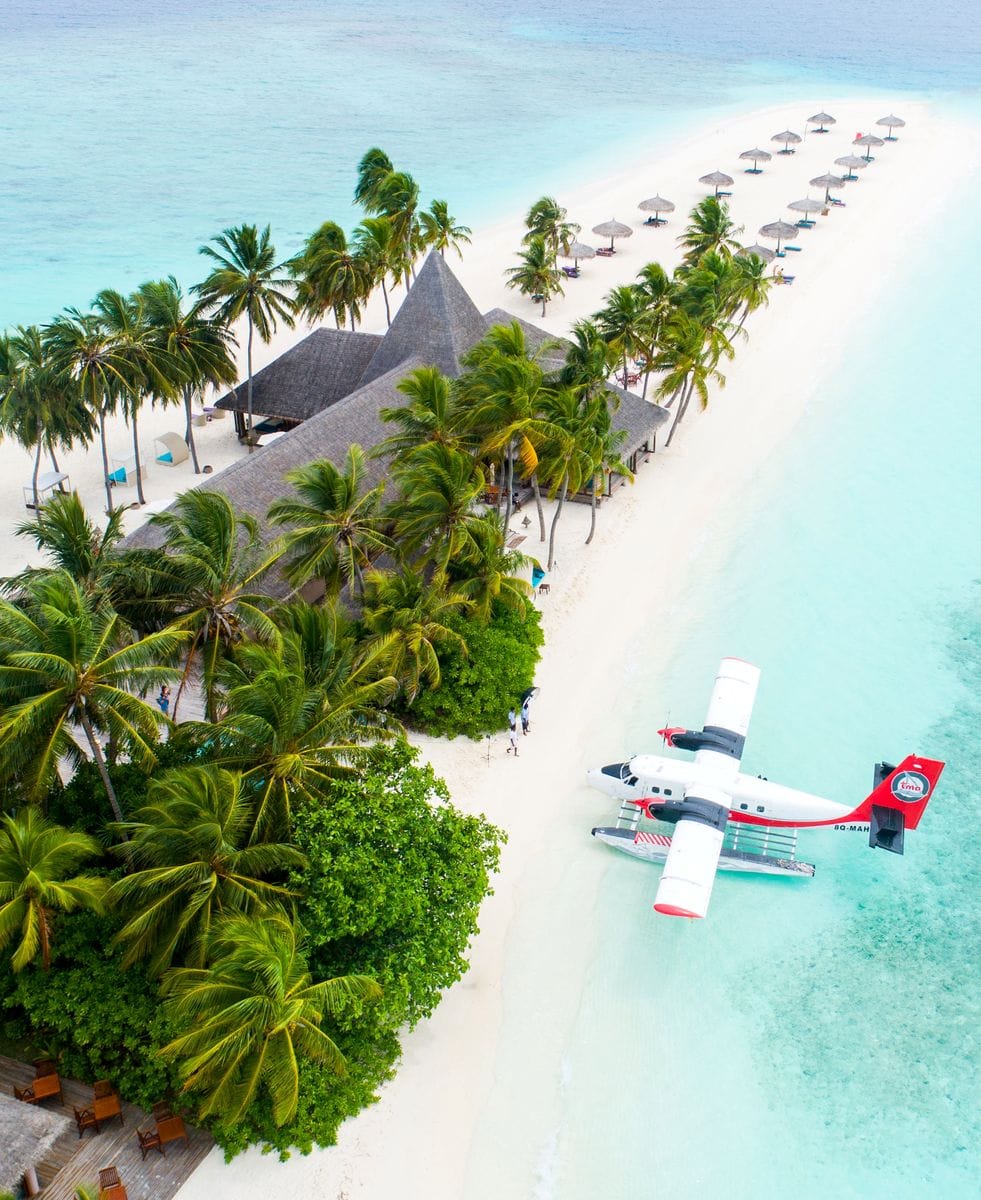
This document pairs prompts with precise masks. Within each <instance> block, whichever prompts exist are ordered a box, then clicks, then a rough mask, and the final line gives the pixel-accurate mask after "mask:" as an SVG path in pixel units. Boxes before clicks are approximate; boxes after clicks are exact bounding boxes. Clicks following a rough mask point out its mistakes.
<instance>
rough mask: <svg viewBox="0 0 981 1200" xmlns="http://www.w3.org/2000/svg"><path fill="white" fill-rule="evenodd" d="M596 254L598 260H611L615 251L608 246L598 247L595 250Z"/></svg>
mask: <svg viewBox="0 0 981 1200" xmlns="http://www.w3.org/2000/svg"><path fill="white" fill-rule="evenodd" d="M596 253H597V254H598V255H599V257H600V258H612V257H613V255H614V254H616V250H614V249H613V248H612V247H610V246H600V247H599V248H598V249H597V251H596Z"/></svg>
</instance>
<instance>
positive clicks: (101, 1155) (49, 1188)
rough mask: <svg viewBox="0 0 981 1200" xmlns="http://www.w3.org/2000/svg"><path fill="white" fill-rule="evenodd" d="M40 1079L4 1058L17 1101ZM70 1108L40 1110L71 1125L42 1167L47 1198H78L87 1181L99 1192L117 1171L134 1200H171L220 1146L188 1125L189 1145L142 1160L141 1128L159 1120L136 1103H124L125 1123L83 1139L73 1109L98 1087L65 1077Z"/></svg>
mask: <svg viewBox="0 0 981 1200" xmlns="http://www.w3.org/2000/svg"><path fill="white" fill-rule="evenodd" d="M33 1078H34V1068H33V1067H32V1066H29V1065H28V1064H27V1063H21V1062H17V1061H16V1060H15V1059H12V1058H5V1057H4V1056H3V1055H0V1090H2V1091H3V1093H4V1094H5V1095H7V1096H10V1097H11V1099H13V1094H14V1084H16V1085H17V1086H18V1087H24V1086H25V1085H26V1084H28V1083H30V1082H31V1080H32V1079H33ZM61 1083H62V1093H63V1095H64V1099H65V1102H64V1104H59V1103H58V1101H57V1099H52V1100H42V1101H41V1102H40V1106H41V1107H43V1108H50V1109H51V1110H52V1111H54V1112H59V1113H61V1114H62V1115H63V1116H66V1117H67V1118H68V1119H69V1120H70V1121H71V1123H72V1124H71V1129H70V1130H69V1131H68V1132H67V1133H65V1134H63V1135H62V1136H61V1137H59V1138H58V1140H57V1141H56V1142H55V1144H54V1145H53V1146H52V1147H51V1149H50V1150H49V1151H48V1152H47V1153H46V1154H45V1155H43V1156H42V1158H41V1161H40V1162H38V1163H37V1164H36V1167H37V1174H38V1180H39V1182H40V1184H41V1196H42V1198H43V1200H74V1197H75V1188H76V1187H77V1185H78V1184H80V1183H84V1184H88V1185H90V1186H94V1187H95V1189H96V1190H98V1182H99V1171H100V1170H101V1169H102V1168H103V1167H112V1166H114V1167H116V1169H117V1170H118V1171H119V1175H120V1178H121V1179H122V1181H123V1184H124V1185H125V1187H126V1192H127V1195H128V1197H129V1200H170V1198H171V1197H172V1196H174V1195H176V1193H177V1191H178V1189H179V1188H180V1187H181V1186H182V1185H183V1184H184V1183H186V1182H187V1180H188V1179H189V1178H190V1176H191V1173H192V1172H193V1171H194V1169H195V1167H197V1165H198V1164H199V1163H200V1162H201V1161H202V1159H204V1158H205V1156H206V1155H207V1154H208V1152H209V1151H210V1150H211V1148H212V1146H213V1145H214V1141H213V1140H212V1138H211V1135H210V1134H208V1133H205V1132H203V1131H202V1130H200V1129H192V1128H191V1127H190V1126H188V1127H187V1132H188V1141H187V1142H186V1143H185V1142H182V1141H178V1142H169V1143H168V1144H167V1146H166V1147H165V1149H166V1152H167V1153H166V1156H164V1155H162V1154H159V1153H158V1152H157V1151H156V1150H151V1151H150V1152H149V1153H148V1154H147V1156H146V1161H145V1162H144V1161H143V1160H142V1157H141V1155H140V1147H139V1144H138V1142H137V1139H136V1130H137V1129H138V1128H140V1129H152V1128H153V1127H154V1124H153V1118H152V1117H151V1116H149V1114H147V1113H145V1112H143V1110H142V1109H139V1108H136V1107H134V1106H133V1105H132V1104H123V1118H124V1121H125V1124H120V1121H119V1118H118V1117H114V1118H113V1119H112V1120H111V1121H110V1122H109V1123H108V1124H105V1125H103V1126H102V1132H101V1133H95V1131H94V1130H91V1129H87V1130H86V1131H85V1133H84V1135H83V1136H82V1137H81V1138H79V1136H78V1133H77V1132H76V1128H75V1116H74V1113H73V1112H72V1105H75V1106H76V1107H77V1108H85V1107H86V1106H87V1105H91V1103H92V1085H91V1084H84V1083H76V1082H75V1080H72V1079H64V1078H63V1079H62V1081H61Z"/></svg>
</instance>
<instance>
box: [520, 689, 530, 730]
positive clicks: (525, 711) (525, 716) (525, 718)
mask: <svg viewBox="0 0 981 1200" xmlns="http://www.w3.org/2000/svg"><path fill="white" fill-rule="evenodd" d="M530 704H531V697H530V696H525V698H524V701H523V702H522V704H521V732H522V733H523V734H524V735H525V736H526V737H527V736H528V730H529V729H530V728H531V710H530V708H529V707H528V706H529V705H530Z"/></svg>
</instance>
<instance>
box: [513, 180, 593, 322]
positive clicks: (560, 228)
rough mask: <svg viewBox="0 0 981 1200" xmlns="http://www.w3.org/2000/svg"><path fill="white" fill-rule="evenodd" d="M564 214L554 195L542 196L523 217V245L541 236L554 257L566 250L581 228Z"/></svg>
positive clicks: (564, 211)
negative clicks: (525, 230)
mask: <svg viewBox="0 0 981 1200" xmlns="http://www.w3.org/2000/svg"><path fill="white" fill-rule="evenodd" d="M566 215H567V214H566V210H565V209H564V208H563V207H562V205H561V204H559V202H558V201H557V200H556V199H555V197H554V196H542V197H541V199H539V200H536V201H535V203H534V204H533V205H532V206H531V208H530V209H529V210H528V215H527V216H526V217H525V225H526V226H527V228H528V232H527V233H526V234H525V236H524V238H523V239H522V241H523V242H524V244H525V245H531V243H532V241H533V240H534V238H536V237H540V238H543V239H544V241H545V245H546V246H547V247H548V248H549V250H550V251H551V253H552V258H553V259H554V258H555V257H556V256H557V255H558V252H559V250H568V248H569V244H570V242H572V241H573V240H574V239H575V236H576V234H577V233H578V232H579V230H580V229H581V226H580V225H576V224H575V223H574V222H573V221H568V220H566ZM543 315H544V314H543Z"/></svg>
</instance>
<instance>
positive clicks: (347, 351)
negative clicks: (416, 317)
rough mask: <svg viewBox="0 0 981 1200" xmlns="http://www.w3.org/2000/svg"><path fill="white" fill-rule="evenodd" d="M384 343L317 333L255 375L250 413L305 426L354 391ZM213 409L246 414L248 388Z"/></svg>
mask: <svg viewBox="0 0 981 1200" xmlns="http://www.w3.org/2000/svg"><path fill="white" fill-rule="evenodd" d="M382 340H383V339H382V338H381V337H380V336H379V335H378V334H375V333H352V332H351V331H350V330H347V329H315V330H314V331H313V333H311V334H310V335H309V337H305V338H304V339H303V341H302V342H298V343H297V345H295V346H294V347H293V348H292V349H291V350H289V351H288V352H287V353H286V354H281V355H280V356H279V358H277V359H275V360H274V361H273V362H271V363H270V364H269V365H268V366H267V367H263V368H262V370H261V371H257V372H256V373H255V375H254V376H253V377H252V411H253V412H257V413H262V415H263V416H264V417H278V418H279V419H281V420H284V421H306V420H308V419H309V418H310V417H312V416H313V415H314V414H315V413H318V412H322V411H323V410H324V409H325V408H329V407H330V406H331V405H332V404H336V403H337V401H338V400H343V399H344V397H345V396H349V395H350V394H351V392H353V391H354V389H355V388H356V387H357V386H358V384H359V383H360V381H361V376H362V375H364V373H365V370H366V369H367V366H368V364H369V363H370V362H371V359H372V356H373V355H374V353H375V351H376V350H377V349H378V347H379V345H380V344H381V342H382ZM217 407H218V408H224V409H227V410H228V411H229V412H243V413H244V412H247V411H248V395H247V393H246V385H245V384H244V383H240V384H239V385H238V387H237V388H236V389H235V390H234V391H232V392H229V393H228V394H227V395H226V396H222V398H221V399H220V400H219V401H218V403H217Z"/></svg>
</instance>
